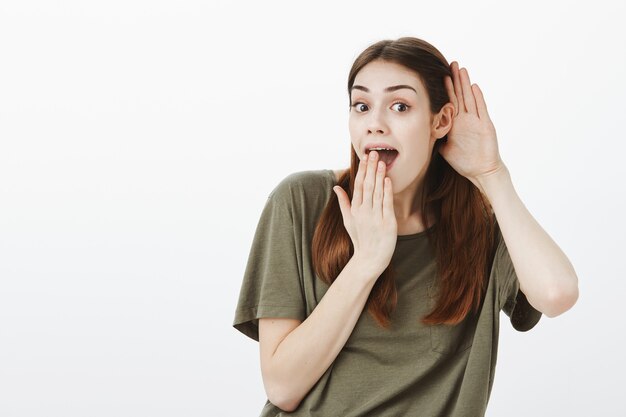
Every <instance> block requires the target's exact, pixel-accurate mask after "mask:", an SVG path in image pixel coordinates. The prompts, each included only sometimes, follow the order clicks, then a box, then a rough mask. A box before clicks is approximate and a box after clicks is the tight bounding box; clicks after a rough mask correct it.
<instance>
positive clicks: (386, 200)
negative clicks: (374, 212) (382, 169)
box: [383, 177, 396, 220]
mask: <svg viewBox="0 0 626 417" xmlns="http://www.w3.org/2000/svg"><path fill="white" fill-rule="evenodd" d="M395 215H396V213H395V212H394V209H393V189H392V187H391V178H389V177H387V178H385V193H384V196H383V220H384V219H386V218H390V217H391V216H395Z"/></svg>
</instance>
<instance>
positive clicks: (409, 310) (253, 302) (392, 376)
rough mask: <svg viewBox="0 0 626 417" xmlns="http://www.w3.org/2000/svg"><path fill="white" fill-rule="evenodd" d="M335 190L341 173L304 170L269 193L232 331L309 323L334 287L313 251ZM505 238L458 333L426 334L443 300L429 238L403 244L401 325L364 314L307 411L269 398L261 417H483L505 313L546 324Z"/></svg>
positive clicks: (452, 329) (517, 322)
mask: <svg viewBox="0 0 626 417" xmlns="http://www.w3.org/2000/svg"><path fill="white" fill-rule="evenodd" d="M334 185H336V181H335V176H334V173H333V171H332V170H313V171H301V172H296V173H293V174H291V175H288V176H287V177H286V178H285V179H283V180H282V181H281V182H280V183H279V184H278V185H277V186H276V187H275V188H274V189H273V190H272V192H271V193H270V194H269V196H268V199H267V202H266V204H265V207H264V209H263V211H262V213H261V217H260V220H259V223H258V226H257V228H256V231H255V234H254V238H253V241H252V245H251V249H250V255H249V258H248V262H247V266H246V269H245V274H244V277H243V282H242V285H241V291H240V294H239V301H238V304H237V307H236V310H235V318H234V322H233V326H234V327H235V328H236V329H237V330H239V331H240V332H242V333H243V334H245V335H247V336H249V337H250V338H252V339H254V340H257V341H258V319H259V318H260V317H289V318H295V319H300V320H305V319H306V318H307V317H308V316H309V315H310V314H311V312H312V311H313V309H315V307H316V306H317V305H318V304H319V302H320V301H321V299H322V297H323V296H324V294H325V292H326V290H327V289H328V286H327V285H326V284H325V283H323V282H322V281H321V280H320V279H318V278H317V277H316V276H315V273H314V272H313V267H312V263H311V256H310V249H311V241H312V236H313V231H314V230H315V225H316V223H317V221H318V219H319V217H320V215H321V213H322V210H323V208H324V207H325V205H326V203H327V201H328V199H329V198H330V197H331V195H332V194H333V191H332V187H333V186H334ZM432 227H437V225H436V224H435V225H433V226H432ZM498 239H499V246H498V249H497V252H496V256H495V259H494V263H493V265H492V269H491V274H490V277H489V285H488V288H487V292H486V296H485V298H484V301H483V303H482V306H481V309H480V311H479V313H478V314H476V315H470V316H468V318H466V319H465V321H464V322H462V323H461V324H459V325H457V326H445V325H439V326H424V325H422V324H421V323H420V322H419V319H420V318H421V317H423V316H425V315H426V314H427V313H428V312H430V311H431V309H432V308H433V307H434V302H435V299H434V297H433V295H434V291H433V288H434V284H435V267H436V264H435V259H434V257H433V252H432V251H431V249H430V246H429V245H428V238H427V235H426V232H425V231H424V232H420V233H416V234H412V235H404V236H398V241H397V245H396V249H395V252H394V254H393V257H392V260H391V262H392V263H393V265H394V267H395V270H396V272H397V276H396V285H397V289H398V304H397V307H396V310H395V311H394V313H393V314H392V316H391V320H392V327H391V328H390V329H389V330H385V329H383V328H381V327H379V326H378V324H377V323H376V322H375V321H374V320H373V319H372V317H371V316H370V314H369V313H368V312H367V309H365V308H364V309H363V311H362V313H361V316H360V318H359V320H358V321H357V323H356V325H355V328H354V330H353V331H352V334H351V335H350V337H349V338H348V340H347V342H346V344H345V346H344V347H343V348H342V350H341V351H340V353H339V355H338V356H337V358H336V359H335V361H334V362H333V363H332V364H331V366H330V367H329V368H328V370H327V371H326V372H325V373H324V374H323V375H322V377H321V378H320V379H319V380H318V382H317V383H316V384H315V385H314V386H313V387H312V388H311V390H310V391H309V393H308V394H307V395H306V396H305V397H304V399H303V400H302V401H301V402H300V404H299V406H298V408H297V409H296V410H294V411H292V412H291V413H288V412H285V411H283V410H281V409H280V408H278V407H276V406H274V405H273V404H272V403H271V402H269V400H268V401H266V403H265V406H264V408H262V410H261V413H260V416H262V417H270V416H271V417H275V416H287V415H289V416H321V417H330V416H342V417H356V416H429V417H436V416H441V417H444V416H445V417H457V416H458V417H477V416H484V413H485V411H486V407H487V402H488V400H489V395H490V393H491V388H492V386H493V380H494V374H495V365H496V358H497V349H498V330H499V317H500V314H499V313H500V310H503V311H504V312H505V313H506V315H507V316H508V317H509V318H510V322H511V323H512V326H513V327H514V328H515V329H516V330H519V331H527V330H530V329H531V328H532V327H534V326H535V324H537V322H538V321H539V319H540V318H541V312H539V311H537V310H536V309H534V308H533V307H532V306H531V305H530V304H529V303H528V302H527V300H526V298H525V297H524V294H523V293H522V292H521V291H519V281H518V279H517V276H516V274H515V270H514V268H513V264H512V263H511V259H510V257H509V253H508V251H507V249H506V245H505V244H504V241H503V240H502V236H501V234H500V232H498ZM296 377H297V376H296ZM259 408H261V407H259Z"/></svg>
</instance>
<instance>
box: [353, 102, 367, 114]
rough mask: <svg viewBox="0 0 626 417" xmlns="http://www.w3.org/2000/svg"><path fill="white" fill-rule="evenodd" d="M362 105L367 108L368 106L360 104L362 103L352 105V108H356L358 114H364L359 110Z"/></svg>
mask: <svg viewBox="0 0 626 417" xmlns="http://www.w3.org/2000/svg"><path fill="white" fill-rule="evenodd" d="M361 105H363V106H365V107H367V105H365V104H363V103H360V102H357V103H354V104H353V105H352V107H354V108H355V109H356V112H357V113H362V112H360V111H359V110H358V109H359V108H361Z"/></svg>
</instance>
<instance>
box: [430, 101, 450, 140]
mask: <svg viewBox="0 0 626 417" xmlns="http://www.w3.org/2000/svg"><path fill="white" fill-rule="evenodd" d="M453 119H454V105H453V104H452V103H446V104H445V105H444V106H443V107H442V108H441V110H440V111H439V113H437V115H436V116H435V118H434V120H433V126H432V132H433V137H434V138H435V139H441V138H442V137H444V136H445V135H447V134H448V132H449V131H450V129H452V121H453Z"/></svg>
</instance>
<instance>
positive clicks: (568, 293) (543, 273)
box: [476, 164, 578, 317]
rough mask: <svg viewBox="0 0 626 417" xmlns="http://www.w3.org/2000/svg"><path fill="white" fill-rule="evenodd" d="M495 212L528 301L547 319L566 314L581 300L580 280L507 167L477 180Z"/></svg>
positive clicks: (502, 166) (503, 166) (521, 287)
mask: <svg viewBox="0 0 626 417" xmlns="http://www.w3.org/2000/svg"><path fill="white" fill-rule="evenodd" d="M476 181H477V182H478V184H479V185H480V187H479V188H482V189H481V191H482V192H483V193H484V194H485V195H486V196H487V198H488V199H489V202H490V203H491V205H492V207H493V210H494V212H495V215H496V218H497V220H498V224H499V225H500V230H501V231H502V237H503V238H504V242H505V243H506V246H507V249H508V251H509V254H510V256H511V261H512V262H513V266H514V267H515V272H516V274H517V277H518V279H519V283H520V289H521V290H522V292H523V293H524V295H525V296H526V298H527V299H528V302H529V303H530V304H531V305H532V306H533V307H535V308H536V309H537V310H539V311H541V312H542V313H543V314H545V315H546V316H548V317H556V316H558V315H560V314H563V313H564V312H566V311H567V310H569V309H570V308H572V306H573V305H574V304H575V303H576V301H577V300H578V277H577V276H576V272H575V271H574V267H573V266H572V264H571V263H570V261H569V259H568V258H567V256H565V254H564V253H563V251H562V250H561V248H559V246H558V245H557V244H556V243H555V242H554V241H553V240H552V239H551V238H550V236H549V235H548V234H547V233H546V232H545V231H544V230H543V228H542V227H541V226H540V225H539V223H537V221H536V220H535V218H534V217H533V216H532V215H531V214H530V213H529V212H528V210H527V209H526V206H524V203H523V202H522V200H521V199H520V198H519V196H518V195H517V192H516V191H515V188H514V187H513V182H512V180H511V175H510V173H509V170H508V168H507V167H506V166H505V165H504V164H501V166H500V168H499V169H498V170H496V171H493V172H491V173H489V174H484V175H482V176H478V177H476Z"/></svg>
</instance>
